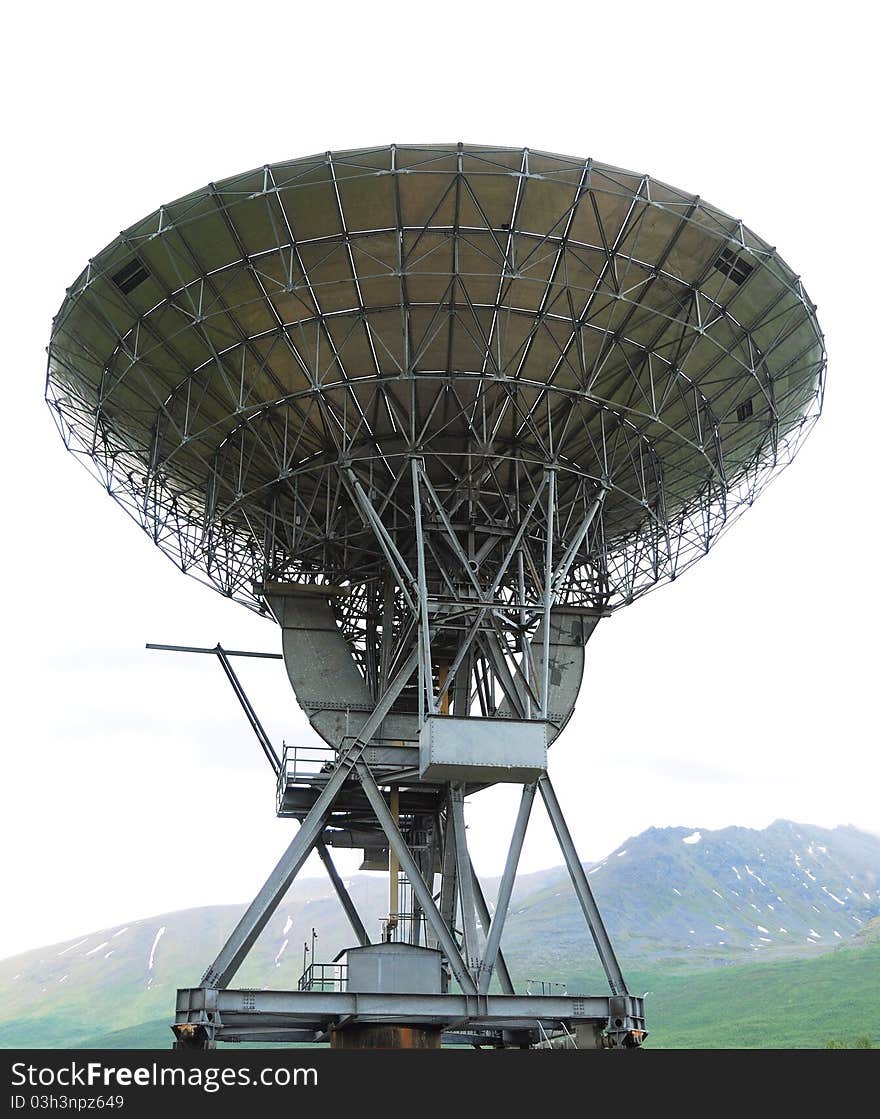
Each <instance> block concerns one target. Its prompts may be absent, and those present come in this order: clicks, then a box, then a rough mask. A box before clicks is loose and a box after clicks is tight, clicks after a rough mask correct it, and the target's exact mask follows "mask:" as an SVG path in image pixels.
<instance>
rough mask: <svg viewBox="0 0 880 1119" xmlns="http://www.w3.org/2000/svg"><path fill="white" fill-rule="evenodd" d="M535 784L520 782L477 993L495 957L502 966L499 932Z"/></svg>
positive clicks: (489, 975) (486, 983) (485, 982)
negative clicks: (514, 820)
mask: <svg viewBox="0 0 880 1119" xmlns="http://www.w3.org/2000/svg"><path fill="white" fill-rule="evenodd" d="M535 788H536V786H535V785H524V786H523V791H522V798H521V800H520V802H519V811H518V812H517V815H516V823H515V824H514V825H513V836H512V837H511V840H510V848H509V849H508V852H507V861H506V863H505V865H504V873H503V874H502V876H501V883H500V885H499V887H498V900H497V902H496V903H495V916H494V917H493V918H492V923H491V924H490V925H489V928H488V931H487V933H486V938H487V939H486V955H485V957H484V959H483V965H482V967H481V969H480V982H479V991H480V994H481V995H484V994H486V992H487V991H488V990H489V984H490V982H491V981H492V970H493V968H494V967H495V961H496V960H498V961H499V964H500V965H501V966H503V961H502V960H501V956H500V950H501V933H502V932H503V930H504V922H505V919H506V918H507V911H508V909H509V907H510V895H511V894H512V893H513V883H514V880H515V879H516V868H517V866H518V865H519V856H520V853H521V852H522V846H523V841H524V839H525V837H526V828H527V827H528V823H529V816H530V815H531V812H532V804H533V803H534V800H535ZM506 970H507V968H506V967H504V971H506ZM500 971H501V967H499V972H500ZM508 981H509V977H508ZM502 982H503V976H502Z"/></svg>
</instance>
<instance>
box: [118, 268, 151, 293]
mask: <svg viewBox="0 0 880 1119" xmlns="http://www.w3.org/2000/svg"><path fill="white" fill-rule="evenodd" d="M149 275H150V273H149V272H148V271H147V270H146V268H144V266H143V265H142V264H141V262H140V261H139V260H130V261H129V262H128V264H126V265H123V267H122V268H120V269H119V271H118V272H114V273H113V275H112V276H111V277H110V278H111V279H112V280H113V283H114V284H116V286H117V287H118V288H119V290H120V291H121V292H122V294H123V295H128V294H129V293H130V292H132V291H134V289H135V288H136V287H137V286H138V285H139V284H142V283H143V282H144V280H146V279H147V277H148V276H149Z"/></svg>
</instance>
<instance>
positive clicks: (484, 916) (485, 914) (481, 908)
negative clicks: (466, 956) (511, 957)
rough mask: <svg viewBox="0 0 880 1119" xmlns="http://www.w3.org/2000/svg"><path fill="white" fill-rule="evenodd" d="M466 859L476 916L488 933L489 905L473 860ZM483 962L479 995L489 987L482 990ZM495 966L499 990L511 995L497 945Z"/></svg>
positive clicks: (503, 960) (511, 984) (509, 983)
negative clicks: (471, 882)
mask: <svg viewBox="0 0 880 1119" xmlns="http://www.w3.org/2000/svg"><path fill="white" fill-rule="evenodd" d="M468 861H470V864H471V876H472V877H473V880H474V900H475V901H476V903H477V916H478V917H479V918H480V922H481V924H482V926H483V932H484V933H488V931H489V928H490V925H491V915H490V913H489V906H488V905H487V904H486V897H485V895H484V894H483V887H482V886H481V885H480V880H479V878H478V877H477V872H476V871H475V870H474V864H473V861H472V860H470V859H469V860H468ZM484 964H485V959H484V961H483V963H482V964H481V965H480V973H479V976H480V982H479V986H478V988H477V993H478V994H481V995H484V994H486V993H487V992H488V989H489V987H488V983H487V985H486V990H485V991H484V990H483V987H482V969H483V966H484ZM496 966H497V968H498V980H499V982H500V983H501V990H502V991H503V992H504V993H505V995H512V994H513V993H514V990H513V980H512V979H511V978H510V972H509V971H508V970H507V963H506V961H505V959H504V956H503V954H502V952H501V949H500V947H499V949H498V952H497V955H496Z"/></svg>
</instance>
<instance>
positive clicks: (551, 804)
mask: <svg viewBox="0 0 880 1119" xmlns="http://www.w3.org/2000/svg"><path fill="white" fill-rule="evenodd" d="M538 788H539V789H540V790H541V796H542V797H543V799H544V804H545V806H546V808H547V815H548V816H549V817H550V822H551V824H552V825H553V830H554V831H555V832H556V838H557V840H558V841H559V846H560V848H561V849H562V854H563V856H564V858H565V865H566V866H567V867H568V873H569V875H570V877H571V881H572V885H573V886H574V890H575V893H576V894H577V899H578V901H579V902H580V905H581V909H582V910H583V913H584V917H586V919H587V924H588V925H589V927H590V932H591V933H592V936H593V941H594V943H595V945H596V951H597V952H598V953H599V959H600V960H601V961H602V967H603V968H604V969H605V974H606V975H607V976H608V982H609V984H610V985H611V990H612V992H613V993H614V994H615V995H626V994H627V993H628V992H627V989H626V982H625V980H624V978H623V972H622V971H621V970H620V964H619V963H618V962H617V957H616V956H615V954H614V949H613V948H612V947H611V940H610V938H609V936H608V932H607V930H606V929H605V925H604V923H603V921H602V917H601V915H600V913H599V907H598V906H597V905H596V899H595V898H594V897H593V891H592V890H591V889H590V884H589V883H588V882H587V876H586V874H584V868H583V867H582V866H581V862H580V859H579V858H578V856H577V851H576V850H575V846H574V842H573V841H572V838H571V832H570V831H569V830H568V824H566V822H565V817H564V816H563V815H562V809H561V808H560V807H559V801H558V800H557V799H556V792H555V791H554V789H553V786H552V785H551V784H550V778H549V777H548V776H547V774H546V773H545V774H544V775H543V776H542V777H540V778H539V779H538Z"/></svg>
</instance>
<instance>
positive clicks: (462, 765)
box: [419, 715, 547, 783]
mask: <svg viewBox="0 0 880 1119" xmlns="http://www.w3.org/2000/svg"><path fill="white" fill-rule="evenodd" d="M546 769H547V724H546V723H545V722H539V721H537V720H536V721H526V720H516V719H479V718H474V719H458V718H454V717H451V716H448V715H429V716H428V718H427V719H425V723H424V725H423V727H422V730H421V733H420V735H419V775H420V776H421V777H422V779H423V780H425V781H473V782H487V781H516V782H518V783H523V782H527V781H536V780H537V779H538V778H539V777H540V776H541V774H542V773H543V772H544V771H545V770H546Z"/></svg>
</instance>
